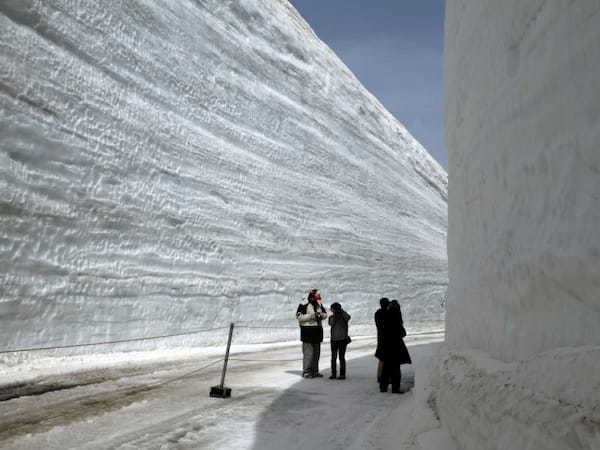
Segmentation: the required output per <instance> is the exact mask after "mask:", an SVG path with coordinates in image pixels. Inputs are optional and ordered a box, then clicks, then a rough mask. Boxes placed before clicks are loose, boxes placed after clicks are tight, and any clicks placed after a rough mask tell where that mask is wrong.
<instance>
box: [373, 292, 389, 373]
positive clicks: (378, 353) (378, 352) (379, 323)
mask: <svg viewBox="0 0 600 450" xmlns="http://www.w3.org/2000/svg"><path fill="white" fill-rule="evenodd" d="M389 304H390V300H389V299H388V298H386V297H382V298H381V299H380V300H379V306H381V308H379V309H378V310H377V311H376V312H375V326H376V327H377V348H376V349H375V358H377V359H378V360H379V361H378V362H377V382H378V383H381V371H382V370H383V316H384V314H385V311H386V310H387V307H388V305H389Z"/></svg>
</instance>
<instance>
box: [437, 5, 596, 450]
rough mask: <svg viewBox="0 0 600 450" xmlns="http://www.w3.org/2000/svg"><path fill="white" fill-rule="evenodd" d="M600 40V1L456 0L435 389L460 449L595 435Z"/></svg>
mask: <svg viewBox="0 0 600 450" xmlns="http://www.w3.org/2000/svg"><path fill="white" fill-rule="evenodd" d="M598 42H600V4H599V3H598V2H597V1H596V0H581V1H577V2H559V1H552V0H527V1H522V0H508V1H505V2H497V1H493V0H483V1H482V0H450V1H448V2H447V17H446V55H445V57H446V77H445V80H446V86H445V91H446V96H447V98H446V134H447V143H448V146H449V165H450V168H449V176H450V187H451V188H450V195H449V233H448V258H449V266H450V270H449V278H450V287H449V295H448V314H447V319H446V324H447V334H446V336H447V342H448V345H449V348H450V350H451V351H452V352H453V353H451V354H450V356H449V357H448V358H447V359H446V360H445V362H444V365H443V366H442V367H441V370H440V378H439V381H440V382H439V388H438V393H437V399H438V405H439V414H440V416H441V418H442V422H443V423H444V424H445V425H446V426H447V427H448V428H449V429H450V431H451V432H452V434H453V436H454V437H455V438H456V440H457V441H458V442H459V444H460V446H461V448H465V449H478V450H479V449H517V448H519V449H520V448H528V449H559V448H560V449H592V448H599V447H600V421H599V420H598V419H599V418H598V410H599V409H600V396H599V394H598V392H599V389H598V387H599V386H598V383H597V379H598V373H600V372H599V367H598V355H599V354H598V346H599V345H600V327H599V326H598V324H599V323H600V303H599V302H598V292H599V291H600V258H599V255H600V233H599V232H598V230H599V228H598V224H599V223H600V176H599V175H600V152H598V142H599V141H600V91H599V90H598V89H597V82H598V79H599V78H600V65H599V64H598V61H600V46H598ZM560 348H567V349H565V350H558V349H560ZM473 349H477V350H479V351H482V352H483V354H482V356H481V355H480V356H473V355H474V354H473V353H472V350H473ZM542 352H546V353H542ZM492 358H493V359H492Z"/></svg>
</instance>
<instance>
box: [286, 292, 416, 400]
mask: <svg viewBox="0 0 600 450" xmlns="http://www.w3.org/2000/svg"><path fill="white" fill-rule="evenodd" d="M379 303H380V306H381V308H380V309H379V310H377V312H376V313H375V325H376V327H377V349H376V351H375V357H376V358H377V359H378V360H379V365H378V369H377V382H378V383H379V388H380V391H381V392H387V390H388V386H389V385H390V384H391V385H392V392H393V393H402V391H401V390H400V379H401V371H400V365H401V364H411V359H410V355H409V353H408V349H407V348H406V345H405V344H404V341H403V338H404V337H405V336H406V330H405V329H404V323H403V321H402V313H401V311H400V304H399V303H398V302H397V301H396V300H392V301H390V300H388V299H387V298H385V297H384V298H382V299H381V300H380V302H379ZM296 319H297V320H298V323H299V325H300V340H301V341H302V355H303V362H302V376H303V377H304V378H319V377H322V376H323V374H321V373H320V372H319V358H320V356H321V342H323V325H322V323H323V321H324V320H325V319H328V322H329V326H330V333H331V335H330V337H331V339H330V342H331V376H330V377H329V378H330V379H332V380H333V379H338V380H344V379H346V348H347V347H348V344H349V343H350V342H351V339H350V336H349V335H348V322H349V321H350V314H348V313H347V312H346V311H344V310H343V308H342V306H341V305H340V304H339V303H333V304H332V305H331V311H330V312H329V313H328V311H327V309H326V308H325V307H324V306H323V304H322V299H321V295H320V294H319V290H318V289H312V290H311V291H310V292H309V294H308V297H307V298H306V300H305V301H304V302H303V303H301V304H299V305H298V309H297V310H296ZM338 358H339V362H340V365H339V369H340V370H339V374H338V371H337V361H338Z"/></svg>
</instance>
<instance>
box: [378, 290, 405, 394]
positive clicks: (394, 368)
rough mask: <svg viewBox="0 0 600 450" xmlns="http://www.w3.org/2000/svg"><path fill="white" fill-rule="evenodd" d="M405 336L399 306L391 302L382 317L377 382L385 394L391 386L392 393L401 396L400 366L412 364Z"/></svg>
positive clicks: (393, 301)
mask: <svg viewBox="0 0 600 450" xmlns="http://www.w3.org/2000/svg"><path fill="white" fill-rule="evenodd" d="M405 336H406V330H405V329H404V322H403V320H402V312H401V310H400V304H399V303H398V301H397V300H392V301H391V302H390V304H389V306H388V308H387V311H385V314H384V317H383V370H382V373H381V380H380V382H379V390H380V391H381V392H387V389H388V385H389V384H390V382H391V384H392V392H393V393H395V394H402V393H403V392H402V391H401V390H400V381H401V377H402V373H401V371H400V365H402V364H412V361H411V359H410V354H409V353H408V349H407V348H406V345H405V344H404V340H403V338H404V337H405Z"/></svg>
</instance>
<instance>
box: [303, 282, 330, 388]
mask: <svg viewBox="0 0 600 450" xmlns="http://www.w3.org/2000/svg"><path fill="white" fill-rule="evenodd" d="M326 318H327V310H326V309H325V307H323V305H321V295H320V294H319V290H318V289H312V290H311V291H310V292H309V294H308V298H307V299H306V300H305V301H304V302H302V303H300V304H299V305H298V309H297V310H296V319H298V324H299V325H300V340H301V341H302V357H303V358H302V376H303V377H304V378H317V377H322V376H323V374H321V373H320V372H319V358H320V357H321V342H323V325H322V324H321V322H322V321H323V320H325V319H326Z"/></svg>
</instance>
